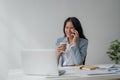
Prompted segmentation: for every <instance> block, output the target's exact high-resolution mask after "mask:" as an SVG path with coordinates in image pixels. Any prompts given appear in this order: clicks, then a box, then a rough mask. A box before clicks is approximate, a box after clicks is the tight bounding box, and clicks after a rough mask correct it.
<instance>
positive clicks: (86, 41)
mask: <svg viewBox="0 0 120 80" xmlns="http://www.w3.org/2000/svg"><path fill="white" fill-rule="evenodd" d="M79 42H80V43H88V40H87V39H84V38H79Z"/></svg>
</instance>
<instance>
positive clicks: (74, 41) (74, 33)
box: [72, 30, 79, 46]
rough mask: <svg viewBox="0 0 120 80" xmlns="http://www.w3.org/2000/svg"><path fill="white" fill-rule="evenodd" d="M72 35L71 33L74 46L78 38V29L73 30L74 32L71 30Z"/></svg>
mask: <svg viewBox="0 0 120 80" xmlns="http://www.w3.org/2000/svg"><path fill="white" fill-rule="evenodd" d="M72 35H73V40H72V44H73V45H74V46H76V45H77V40H78V38H79V34H78V31H77V30H74V32H73V34H72Z"/></svg>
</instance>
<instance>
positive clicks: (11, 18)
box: [0, 0, 120, 69]
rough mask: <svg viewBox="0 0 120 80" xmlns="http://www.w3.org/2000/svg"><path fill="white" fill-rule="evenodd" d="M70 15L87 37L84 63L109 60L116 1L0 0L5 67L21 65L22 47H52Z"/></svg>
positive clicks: (119, 35) (119, 23)
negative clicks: (79, 23)
mask: <svg viewBox="0 0 120 80" xmlns="http://www.w3.org/2000/svg"><path fill="white" fill-rule="evenodd" d="M70 16H75V17H77V18H78V19H79V20H80V21H81V24H82V27H83V29H84V33H85V35H86V37H87V38H88V40H89V45H88V54H87V59H86V64H105V63H109V64H110V63H113V62H111V61H110V58H109V57H108V55H107V54H106V52H107V50H108V46H109V44H110V42H111V41H112V40H115V39H120V0H0V54H4V56H5V58H6V59H7V60H8V68H10V69H15V68H21V58H20V53H21V50H22V49H39V48H42V49H48V48H55V42H56V39H57V38H59V37H62V36H63V23H64V20H65V19H66V18H67V17H70ZM3 61H4V60H3ZM3 61H2V60H1V62H3ZM0 65H2V64H0ZM1 69H2V68H1Z"/></svg>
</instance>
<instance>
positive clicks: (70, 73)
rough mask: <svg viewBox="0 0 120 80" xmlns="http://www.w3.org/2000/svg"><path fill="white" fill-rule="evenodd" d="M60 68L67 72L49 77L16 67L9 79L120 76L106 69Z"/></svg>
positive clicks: (95, 79)
mask: <svg viewBox="0 0 120 80" xmlns="http://www.w3.org/2000/svg"><path fill="white" fill-rule="evenodd" d="M60 69H63V70H66V73H65V74H64V75H61V76H59V77H49V78H46V77H41V76H31V75H25V74H24V73H23V71H22V70H21V69H14V70H10V71H9V74H8V80H109V79H115V78H120V72H119V73H111V72H110V73H109V72H108V73H107V72H106V71H104V72H103V73H102V74H98V73H101V70H78V69H73V68H72V67H64V68H60ZM94 73H97V74H94Z"/></svg>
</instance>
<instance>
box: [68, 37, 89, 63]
mask: <svg viewBox="0 0 120 80" xmlns="http://www.w3.org/2000/svg"><path fill="white" fill-rule="evenodd" d="M87 47H88V40H86V39H82V40H79V41H78V43H77V45H76V46H72V47H71V50H70V51H71V52H72V53H73V57H74V63H75V65H81V64H83V61H84V59H85V58H86V55H87Z"/></svg>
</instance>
